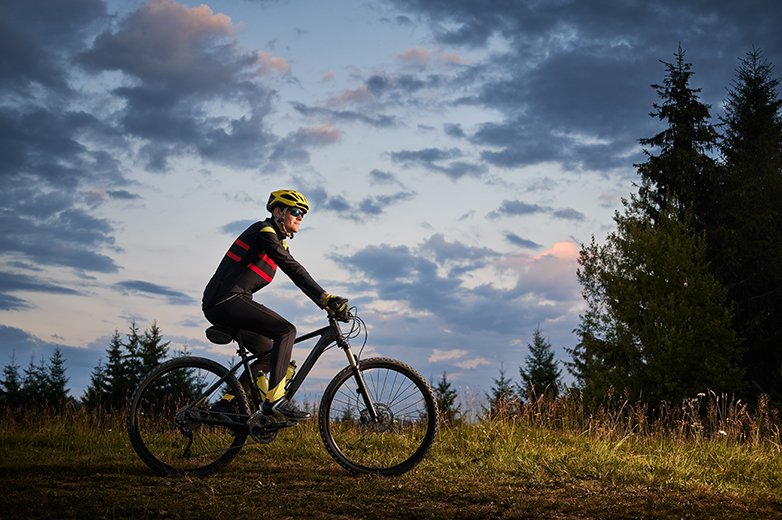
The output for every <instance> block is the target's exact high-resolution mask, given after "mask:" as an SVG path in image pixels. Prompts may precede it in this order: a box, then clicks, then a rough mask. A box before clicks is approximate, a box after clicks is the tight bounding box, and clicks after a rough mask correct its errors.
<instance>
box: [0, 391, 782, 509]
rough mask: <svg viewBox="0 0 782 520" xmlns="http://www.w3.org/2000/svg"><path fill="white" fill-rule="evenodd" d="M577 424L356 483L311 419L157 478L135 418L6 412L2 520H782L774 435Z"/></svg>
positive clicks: (781, 474)
mask: <svg viewBox="0 0 782 520" xmlns="http://www.w3.org/2000/svg"><path fill="white" fill-rule="evenodd" d="M571 408H572V407H571ZM572 413H574V411H573V410H569V411H568V410H566V411H562V410H559V411H557V410H553V411H552V407H550V406H549V407H546V408H538V409H535V408H534V407H530V408H529V409H528V410H526V411H525V412H524V413H522V414H520V415H518V416H514V417H513V418H512V419H505V420H484V421H481V422H476V423H473V424H466V425H460V426H453V427H443V428H441V430H440V436H439V438H438V441H437V444H436V445H435V448H434V449H433V451H432V452H431V454H430V456H429V457H428V458H427V459H426V460H425V461H424V462H423V463H422V464H421V465H420V466H418V468H416V469H415V470H414V471H413V472H411V473H408V474H406V475H404V476H402V477H396V478H378V477H351V476H350V475H349V474H348V473H346V472H345V471H344V470H342V469H341V468H340V467H339V466H338V465H337V464H336V463H335V462H333V461H332V460H331V459H330V458H329V457H328V455H327V453H326V451H325V449H324V448H323V446H322V445H321V442H320V437H319V435H318V432H317V427H316V425H315V424H314V423H308V424H306V425H302V426H300V427H298V428H294V429H290V430H287V431H284V432H282V433H281V434H280V436H279V437H278V439H277V441H276V442H275V443H273V444H270V445H259V444H248V445H247V446H245V448H244V449H243V450H242V452H241V453H240V454H239V456H238V457H237V458H236V459H235V460H234V461H233V462H232V463H231V464H230V465H229V466H228V467H226V468H225V469H224V470H223V471H221V472H220V473H218V474H216V475H214V476H212V477H208V478H204V479H198V478H172V477H168V478H164V477H158V476H154V475H152V474H151V473H150V471H149V470H148V469H147V468H146V466H144V465H143V464H142V462H141V461H140V460H139V459H138V458H137V457H136V455H135V453H134V452H133V450H132V448H131V447H130V443H129V441H128V440H127V435H126V432H125V428H124V422H123V418H122V417H115V418H108V419H106V418H104V419H103V420H98V419H97V418H95V417H94V416H90V415H87V414H84V413H80V412H71V413H66V414H63V415H57V416H49V417H41V416H38V415H33V414H27V415H25V416H23V417H14V416H11V415H5V416H3V417H2V425H1V426H0V479H1V480H2V482H1V483H0V485H1V486H2V490H3V492H2V493H0V518H130V517H133V518H232V517H257V518H270V519H272V518H273V519H281V518H334V519H342V518H345V519H347V518H565V519H566V518H693V519H703V518H731V519H733V518H764V519H765V518H782V447H780V445H779V434H778V431H777V430H776V429H775V426H774V425H773V424H771V423H769V424H766V425H765V426H763V425H758V424H756V423H757V421H755V423H752V422H750V423H749V427H747V424H744V426H742V428H741V431H740V432H739V431H733V430H730V427H731V426H730V424H729V423H724V424H720V425H717V427H720V428H721V429H715V430H714V431H713V435H712V434H711V433H709V432H707V430H709V425H708V424H705V423H704V422H703V421H700V422H694V421H690V423H689V424H687V425H686V426H685V425H684V423H679V424H678V426H677V422H676V420H673V419H669V420H668V422H667V423H666V424H668V426H669V428H668V429H667V430H666V429H664V428H662V427H661V426H660V425H654V424H648V423H646V424H639V421H637V420H636V421H633V420H630V419H631V418H632V417H633V416H634V412H633V411H632V410H624V411H622V412H621V413H615V414H604V415H603V416H595V415H592V416H588V417H585V418H581V419H575V418H574V417H575V415H574V416H573V417H571V418H570V419H568V416H569V414H572ZM753 424H755V426H753ZM712 426H713V425H712ZM761 426H763V428H765V431H760V430H761V429H762V428H761ZM677 428H678V430H677ZM723 428H727V429H723ZM753 428H754V429H753ZM677 431H678V433H677ZM739 437H740V438H739Z"/></svg>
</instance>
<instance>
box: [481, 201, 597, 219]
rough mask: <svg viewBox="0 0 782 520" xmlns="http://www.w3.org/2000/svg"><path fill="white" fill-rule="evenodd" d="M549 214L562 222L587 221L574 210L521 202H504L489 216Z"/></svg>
mask: <svg viewBox="0 0 782 520" xmlns="http://www.w3.org/2000/svg"><path fill="white" fill-rule="evenodd" d="M535 214H547V215H551V216H552V217H554V218H557V219H561V220H573V221H576V222H581V221H583V220H585V219H586V217H585V215H584V214H583V213H581V212H580V211H577V210H575V209H573V208H558V209H557V208H552V207H549V206H541V205H539V204H530V203H527V202H524V201H521V200H504V201H502V203H501V204H500V207H499V208H498V209H496V210H494V211H492V212H490V213H489V214H488V216H489V217H490V218H497V217H504V216H505V217H507V216H519V215H535Z"/></svg>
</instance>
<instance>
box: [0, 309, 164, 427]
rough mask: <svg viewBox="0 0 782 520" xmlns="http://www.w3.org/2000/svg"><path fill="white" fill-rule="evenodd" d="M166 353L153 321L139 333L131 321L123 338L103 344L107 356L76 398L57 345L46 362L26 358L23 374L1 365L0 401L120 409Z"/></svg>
mask: <svg viewBox="0 0 782 520" xmlns="http://www.w3.org/2000/svg"><path fill="white" fill-rule="evenodd" d="M168 355H169V342H168V341H163V335H162V332H161V330H160V328H159V327H158V325H157V324H156V323H153V324H152V325H151V326H150V327H149V328H148V329H147V330H145V331H144V332H143V333H140V331H139V329H138V326H137V325H136V324H135V323H131V325H130V330H129V332H128V333H127V334H126V335H125V337H124V339H123V337H122V335H120V333H119V332H118V331H114V335H113V336H112V338H111V341H110V342H109V346H108V347H107V348H106V360H105V361H104V360H103V359H101V360H99V361H98V364H97V366H96V367H95V368H94V369H93V370H92V374H91V377H90V385H89V387H88V388H87V390H86V391H85V393H84V395H83V396H81V397H80V398H79V399H77V398H76V397H74V396H71V395H70V392H69V390H68V389H67V387H66V385H67V382H68V378H67V377H66V374H65V372H66V370H65V360H64V359H63V357H62V353H61V351H60V350H59V349H56V350H55V352H54V354H52V356H51V357H50V359H49V360H48V363H47V362H45V360H43V359H42V360H41V361H40V363H35V362H33V361H31V362H30V365H29V367H28V368H27V369H25V370H24V371H23V372H21V371H20V367H19V365H18V364H16V363H15V362H14V361H12V362H11V364H9V365H7V366H6V367H5V368H4V369H3V376H2V379H0V405H2V406H5V407H7V408H22V407H23V408H29V407H45V408H48V409H50V410H54V411H59V410H62V409H63V408H64V407H66V406H70V407H81V406H84V407H86V408H87V409H89V410H98V411H114V410H119V411H122V410H124V409H125V407H126V405H127V401H128V398H129V397H130V395H131V393H132V392H133V390H134V389H135V388H136V385H137V384H138V383H139V381H141V379H142V378H143V377H144V376H145V375H146V374H147V372H149V371H150V370H151V369H152V368H153V367H155V366H157V365H158V364H160V363H161V362H162V361H164V360H165V359H166V358H167V357H168Z"/></svg>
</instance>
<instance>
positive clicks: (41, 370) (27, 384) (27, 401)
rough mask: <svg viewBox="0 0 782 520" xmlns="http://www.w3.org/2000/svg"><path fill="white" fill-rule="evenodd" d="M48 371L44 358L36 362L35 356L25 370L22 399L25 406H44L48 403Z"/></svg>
mask: <svg viewBox="0 0 782 520" xmlns="http://www.w3.org/2000/svg"><path fill="white" fill-rule="evenodd" d="M47 378H48V373H47V370H46V363H45V361H44V358H43V357H41V361H40V362H39V363H36V362H35V360H34V359H33V358H31V359H30V364H29V365H27V368H25V370H24V377H23V378H22V400H23V403H24V405H25V406H43V405H45V404H46V392H47V388H48V381H47Z"/></svg>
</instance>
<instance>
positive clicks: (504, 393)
mask: <svg viewBox="0 0 782 520" xmlns="http://www.w3.org/2000/svg"><path fill="white" fill-rule="evenodd" d="M486 398H487V399H488V401H489V408H488V410H487V411H488V413H489V417H492V418H504V417H508V416H509V415H512V414H513V413H514V412H515V408H516V406H517V404H518V396H517V395H516V388H515V385H514V384H513V381H512V380H511V379H508V378H507V377H505V367H503V365H500V377H499V379H495V380H494V386H493V387H492V388H491V391H490V393H489V394H487V395H486Z"/></svg>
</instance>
